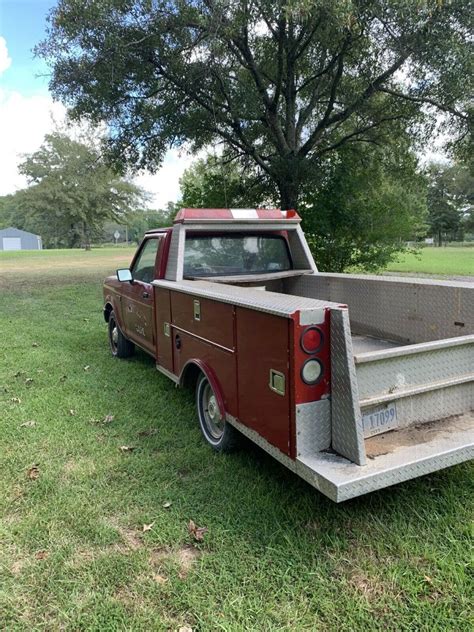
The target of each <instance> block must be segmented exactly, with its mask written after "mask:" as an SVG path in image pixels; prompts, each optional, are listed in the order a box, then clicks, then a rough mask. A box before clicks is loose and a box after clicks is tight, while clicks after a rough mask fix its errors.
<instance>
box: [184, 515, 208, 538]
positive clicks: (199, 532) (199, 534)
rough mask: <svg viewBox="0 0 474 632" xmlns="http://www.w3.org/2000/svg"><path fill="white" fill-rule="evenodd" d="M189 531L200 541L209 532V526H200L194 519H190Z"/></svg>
mask: <svg viewBox="0 0 474 632" xmlns="http://www.w3.org/2000/svg"><path fill="white" fill-rule="evenodd" d="M188 531H189V533H190V535H192V537H193V538H194V539H195V540H197V541H198V542H199V541H201V540H204V534H205V533H207V531H208V529H207V527H198V526H197V525H196V523H195V522H194V520H190V521H189V523H188Z"/></svg>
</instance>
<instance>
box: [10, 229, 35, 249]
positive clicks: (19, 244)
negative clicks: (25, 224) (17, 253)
mask: <svg viewBox="0 0 474 632" xmlns="http://www.w3.org/2000/svg"><path fill="white" fill-rule="evenodd" d="M42 248H43V244H42V242H41V237H40V236H39V235H34V234H33V233H27V232H26V230H19V229H18V228H2V229H0V250H42Z"/></svg>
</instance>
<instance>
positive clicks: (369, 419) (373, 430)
mask: <svg viewBox="0 0 474 632" xmlns="http://www.w3.org/2000/svg"><path fill="white" fill-rule="evenodd" d="M362 424H363V426H364V437H373V436H374V435H377V434H381V433H382V432H388V431H389V430H393V429H394V428H397V427H398V420H397V407H396V406H395V404H389V405H388V406H385V408H378V409H377V410H371V411H370V412H367V413H364V414H363V415H362Z"/></svg>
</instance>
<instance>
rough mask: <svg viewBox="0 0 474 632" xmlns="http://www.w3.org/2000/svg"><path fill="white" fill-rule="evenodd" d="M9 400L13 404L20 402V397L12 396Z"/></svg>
mask: <svg viewBox="0 0 474 632" xmlns="http://www.w3.org/2000/svg"><path fill="white" fill-rule="evenodd" d="M10 401H11V402H12V403H13V404H21V399H20V398H19V397H12V398H11V400H10Z"/></svg>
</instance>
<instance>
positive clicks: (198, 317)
mask: <svg viewBox="0 0 474 632" xmlns="http://www.w3.org/2000/svg"><path fill="white" fill-rule="evenodd" d="M193 305H194V320H201V302H200V301H198V300H197V299H194V301H193Z"/></svg>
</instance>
